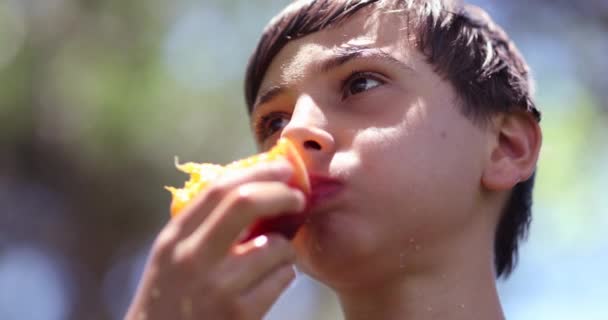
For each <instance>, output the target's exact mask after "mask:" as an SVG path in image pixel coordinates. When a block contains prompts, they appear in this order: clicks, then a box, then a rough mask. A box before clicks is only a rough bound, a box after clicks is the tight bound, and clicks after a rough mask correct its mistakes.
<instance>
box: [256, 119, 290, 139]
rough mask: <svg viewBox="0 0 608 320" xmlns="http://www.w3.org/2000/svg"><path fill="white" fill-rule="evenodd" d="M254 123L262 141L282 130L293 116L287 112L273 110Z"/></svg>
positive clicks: (257, 135)
mask: <svg viewBox="0 0 608 320" xmlns="http://www.w3.org/2000/svg"><path fill="white" fill-rule="evenodd" d="M258 119H259V120H257V121H256V123H255V124H254V126H255V135H256V137H257V138H258V140H259V141H260V142H263V141H264V140H266V139H268V138H270V137H271V136H272V135H274V134H275V133H277V132H280V131H281V130H283V128H285V126H286V125H287V124H288V123H289V120H290V119H291V116H290V115H289V114H288V113H285V112H271V113H268V114H266V115H264V116H261V117H259V118H258Z"/></svg>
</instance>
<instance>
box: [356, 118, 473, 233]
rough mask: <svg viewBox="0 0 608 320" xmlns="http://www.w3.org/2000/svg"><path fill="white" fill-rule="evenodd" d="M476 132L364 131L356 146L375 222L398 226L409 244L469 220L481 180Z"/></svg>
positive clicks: (432, 129) (434, 129) (436, 129)
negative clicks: (431, 232)
mask: <svg viewBox="0 0 608 320" xmlns="http://www.w3.org/2000/svg"><path fill="white" fill-rule="evenodd" d="M473 133H474V132H469V131H468V130H458V131H457V130H449V129H447V128H441V127H438V126H435V127H433V126H428V127H422V125H421V126H418V127H417V128H416V127H414V126H410V127H409V128H408V129H407V130H406V129H405V128H403V127H401V128H399V127H394V128H382V129H379V128H372V129H366V130H365V131H362V132H360V133H359V134H358V135H357V138H356V139H355V141H354V144H353V146H354V147H355V150H356V151H357V152H358V154H359V159H360V169H361V170H362V172H361V176H362V178H361V179H365V181H360V184H359V185H360V186H362V185H364V186H366V190H365V192H366V193H367V194H368V196H369V197H370V199H369V201H366V206H368V209H369V211H374V212H375V213H374V223H381V224H384V223H386V222H388V223H389V224H390V225H399V228H401V230H402V231H406V230H405V229H407V230H408V231H409V232H400V234H401V235H403V236H404V238H407V239H409V238H410V237H417V236H418V235H419V233H420V232H424V233H425V234H428V233H429V232H428V231H429V230H445V229H449V228H452V227H454V226H457V225H460V224H461V223H462V222H463V221H466V219H467V215H468V214H469V212H470V211H471V205H472V203H473V202H472V201H473V198H472V195H474V194H475V192H476V186H477V182H478V176H480V173H479V161H478V159H477V153H478V150H475V141H471V139H473V140H474V139H475V137H474V134H473ZM360 191H361V192H363V190H360ZM381 217H383V218H386V219H379V218H381ZM385 227H386V226H385Z"/></svg>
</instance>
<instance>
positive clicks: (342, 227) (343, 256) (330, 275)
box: [294, 212, 371, 288]
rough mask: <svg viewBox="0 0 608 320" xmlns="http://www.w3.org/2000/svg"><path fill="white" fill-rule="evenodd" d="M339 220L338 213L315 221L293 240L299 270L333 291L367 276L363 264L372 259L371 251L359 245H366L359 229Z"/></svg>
mask: <svg viewBox="0 0 608 320" xmlns="http://www.w3.org/2000/svg"><path fill="white" fill-rule="evenodd" d="M341 218H344V216H342V215H340V213H338V212H332V213H331V214H325V215H322V216H317V217H314V218H313V219H311V220H310V221H309V222H307V223H306V224H305V225H304V226H302V228H301V229H300V231H299V232H298V234H297V236H296V238H295V239H294V246H295V248H296V251H297V256H298V262H297V265H298V268H299V269H300V270H301V271H303V272H304V273H306V274H308V275H309V276H311V277H312V278H314V279H316V280H318V281H320V282H323V283H325V284H326V285H328V286H330V287H333V288H336V287H342V286H345V285H347V284H349V283H350V284H351V285H352V283H353V281H357V280H358V279H360V277H361V275H362V273H365V272H367V273H369V266H368V263H367V262H366V261H369V258H370V256H371V255H370V252H371V251H370V250H369V249H371V248H367V247H366V246H363V245H362V244H364V243H369V242H365V241H362V240H361V237H360V232H357V230H361V229H360V228H357V227H356V226H355V225H354V223H353V221H352V220H350V219H349V220H348V221H345V220H346V219H341ZM347 266H348V267H347ZM355 266H356V267H357V268H355ZM357 269H361V270H357Z"/></svg>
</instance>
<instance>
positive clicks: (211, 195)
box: [204, 182, 228, 202]
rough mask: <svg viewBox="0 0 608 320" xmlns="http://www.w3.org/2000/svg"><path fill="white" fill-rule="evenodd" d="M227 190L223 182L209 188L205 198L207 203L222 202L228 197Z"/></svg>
mask: <svg viewBox="0 0 608 320" xmlns="http://www.w3.org/2000/svg"><path fill="white" fill-rule="evenodd" d="M227 189H228V187H227V186H226V185H225V184H224V183H222V182H218V183H214V184H212V185H211V186H209V188H208V189H207V193H206V195H205V197H204V198H205V200H206V201H211V202H220V201H221V200H222V199H223V198H224V197H225V196H226V193H227Z"/></svg>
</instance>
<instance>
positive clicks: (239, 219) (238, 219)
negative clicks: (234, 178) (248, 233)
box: [186, 182, 305, 259]
mask: <svg viewBox="0 0 608 320" xmlns="http://www.w3.org/2000/svg"><path fill="white" fill-rule="evenodd" d="M304 206H305V198H304V194H303V193H302V192H301V191H300V190H297V189H292V188H290V187H289V186H287V185H286V184H284V183H281V182H252V183H247V184H244V185H242V186H239V187H238V188H236V189H234V190H233V191H232V192H231V193H230V194H229V195H228V196H227V197H226V198H225V199H224V200H223V201H222V202H221V203H220V204H219V205H218V206H217V207H216V208H215V209H214V210H213V212H212V213H211V215H210V216H209V217H208V219H207V220H206V221H205V223H204V224H202V225H201V226H200V227H199V228H198V229H196V231H194V232H193V233H192V235H191V236H190V237H189V239H187V240H186V241H188V242H189V243H190V244H189V245H192V246H194V247H193V249H194V250H195V252H198V253H200V254H201V255H203V256H204V257H205V258H209V259H220V258H221V257H223V256H225V255H226V254H227V253H228V252H229V251H230V248H231V247H232V246H233V245H234V242H235V241H236V239H237V238H238V236H239V235H240V234H241V232H242V231H243V230H245V228H247V227H248V226H250V225H251V224H252V223H253V222H254V221H255V220H256V219H259V218H262V217H269V216H274V215H277V214H280V213H284V212H299V211H302V210H303V209H304Z"/></svg>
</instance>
